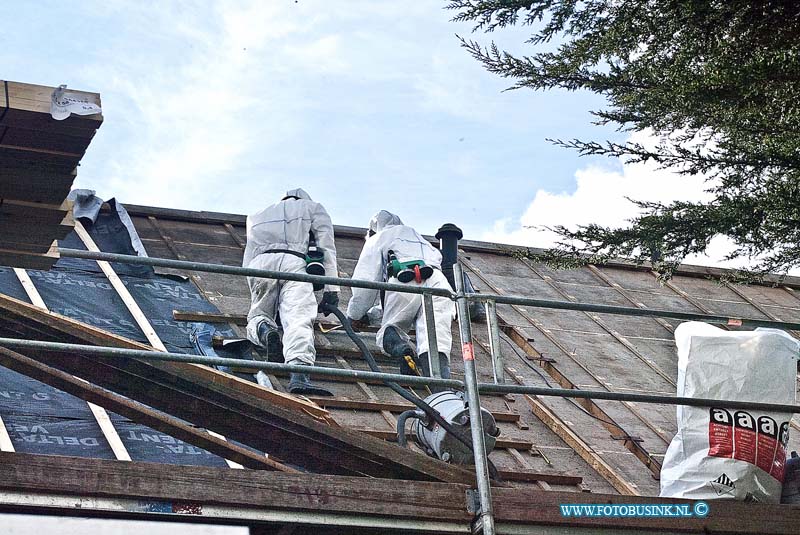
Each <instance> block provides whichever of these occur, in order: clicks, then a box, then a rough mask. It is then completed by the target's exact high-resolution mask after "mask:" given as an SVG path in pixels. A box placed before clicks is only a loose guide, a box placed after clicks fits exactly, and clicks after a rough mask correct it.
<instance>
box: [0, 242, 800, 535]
mask: <svg viewBox="0 0 800 535" xmlns="http://www.w3.org/2000/svg"><path fill="white" fill-rule="evenodd" d="M59 252H60V254H61V256H62V257H67V258H80V259H85V260H95V261H106V262H117V263H126V264H138V265H146V266H151V267H163V268H172V269H179V270H185V271H200V272H207V273H219V274H227V275H235V276H246V277H259V278H266V279H277V280H291V281H299V282H308V283H316V284H332V285H338V286H346V287H352V288H367V289H373V290H383V291H392V292H402V293H411V294H420V295H422V298H423V311H424V314H425V321H426V325H427V326H428V329H427V331H428V336H429V344H430V347H432V348H434V347H436V339H435V329H433V328H431V327H432V326H433V325H434V317H433V306H432V298H433V297H434V296H435V297H445V298H448V299H451V300H453V301H455V303H456V307H457V312H458V321H459V331H460V335H461V349H462V351H461V353H462V358H463V360H464V381H460V380H456V379H442V378H441V377H439V367H438V359H436V358H433V359H431V368H430V369H431V371H432V374H433V375H434V377H411V376H406V375H399V374H391V373H380V372H372V371H362V370H352V369H342V368H330V367H323V366H311V367H309V366H293V365H289V364H281V363H273V362H262V361H252V360H247V361H242V360H241V359H230V358H222V357H207V356H201V355H188V354H181V353H170V352H161V351H145V350H135V349H123V348H115V347H103V346H90V345H82V344H67V343H59V342H46V341H39V340H21V339H16V338H0V346H4V347H9V348H18V349H33V350H39V351H54V352H67V351H74V352H81V353H82V354H86V355H94V356H97V357H106V358H112V357H113V358H135V359H141V360H161V361H174V362H186V363H195V364H205V365H208V366H229V367H236V366H239V367H241V366H242V365H243V362H246V367H247V368H252V369H259V370H265V371H272V372H302V373H311V374H313V375H317V376H322V377H325V376H334V377H348V378H352V379H364V380H369V379H373V380H381V381H394V382H398V383H401V384H407V385H428V386H437V387H445V388H451V389H457V390H463V391H464V392H465V395H466V399H467V402H468V405H469V410H470V429H471V435H472V445H473V452H474V460H475V471H476V482H477V487H478V497H479V499H480V512H479V514H478V518H477V521H478V522H479V523H480V526H481V529H482V532H483V533H484V534H486V535H493V534H494V533H495V529H494V515H493V513H492V501H491V486H490V481H489V469H488V464H489V463H488V455H487V453H486V449H485V444H484V431H483V418H482V417H481V416H480V414H481V413H480V411H481V405H480V393H504V394H512V393H516V394H528V395H535V396H556V397H564V398H583V399H601V400H610V401H626V402H637V403H657V404H668V405H685V406H692V407H720V408H729V409H751V410H759V411H774V412H785V413H793V414H798V413H800V405H790V404H775V403H760V402H743V401H736V400H718V399H707V398H689V397H679V396H668V395H657V394H643V393H627V392H614V391H598V390H585V389H577V388H576V389H564V388H553V387H541V386H531V385H517V384H515V385H511V384H504V380H503V377H504V373H503V361H502V356H501V352H500V348H499V343H500V331H499V327H498V320H497V308H496V307H497V305H498V304H507V305H519V306H527V307H534V308H550V309H558V310H574V311H583V312H593V313H601V314H613V315H623V316H650V317H662V318H671V319H678V320H684V321H704V322H707V323H714V324H725V325H736V326H743V327H771V328H776V329H784V330H795V331H800V323H794V322H785V321H771V320H763V319H756V318H739V317H730V316H724V315H713V314H698V313H692V312H679V311H673V310H658V309H642V308H634V307H622V306H614V305H602V304H594V303H580V302H568V301H556V300H547V299H535V298H530V297H524V296H514V295H498V294H491V293H466V292H465V290H464V285H463V273H462V270H461V266H460V265H458V264H456V265H455V266H454V271H455V281H456V286H457V287H456V289H455V291H452V290H448V289H447V288H427V287H424V286H417V285H414V284H393V283H387V282H376V281H366V280H358V279H348V278H340V277H329V276H319V275H309V274H307V273H294V272H283V271H269V270H262V269H253V268H245V267H238V266H228V265H221V264H212V263H205V262H192V261H186V260H174V259H167V258H153V257H142V256H133V255H124V254H116V253H104V252H93V251H83V250H78V249H66V248H65V249H59ZM471 300H477V301H481V302H483V303H485V306H486V312H487V314H486V317H487V325H488V329H489V352H490V355H491V360H492V362H491V363H492V369H493V376H494V382H493V383H479V382H478V376H477V371H476V367H475V362H474V355H475V353H474V349H473V345H472V344H473V342H472V332H471V322H470V318H469V309H468V304H469V302H470V301H471ZM433 354H434V355H435V354H436V353H433Z"/></svg>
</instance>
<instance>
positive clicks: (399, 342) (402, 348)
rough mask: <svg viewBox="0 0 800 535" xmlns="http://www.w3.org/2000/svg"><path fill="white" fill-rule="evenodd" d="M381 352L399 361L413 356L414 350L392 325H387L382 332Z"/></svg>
mask: <svg viewBox="0 0 800 535" xmlns="http://www.w3.org/2000/svg"><path fill="white" fill-rule="evenodd" d="M383 350H384V351H385V352H386V354H387V355H389V356H390V357H392V358H395V359H397V360H400V361H402V360H403V357H405V356H406V355H412V356H413V355H414V350H413V349H411V346H410V345H409V344H408V342H407V341H406V339H405V338H403V336H402V335H401V334H400V331H399V330H398V329H397V327H395V326H394V325H389V326H388V327H386V330H385V331H383Z"/></svg>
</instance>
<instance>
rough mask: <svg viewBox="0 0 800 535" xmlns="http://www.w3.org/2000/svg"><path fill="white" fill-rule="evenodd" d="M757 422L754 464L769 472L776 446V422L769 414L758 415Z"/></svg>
mask: <svg viewBox="0 0 800 535" xmlns="http://www.w3.org/2000/svg"><path fill="white" fill-rule="evenodd" d="M757 424H758V434H757V436H756V466H758V467H759V468H761V469H762V470H763V471H765V472H766V473H770V471H771V470H772V466H773V464H772V463H773V462H774V461H775V450H776V449H777V447H778V424H777V422H775V420H774V419H773V418H770V417H769V416H759V417H758V422H757Z"/></svg>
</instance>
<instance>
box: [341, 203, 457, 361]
mask: <svg viewBox="0 0 800 535" xmlns="http://www.w3.org/2000/svg"><path fill="white" fill-rule="evenodd" d="M370 230H374V231H375V232H376V234H375V235H373V236H371V237H369V238H367V240H366V242H365V243H364V248H363V249H362V250H361V255H360V256H359V258H358V264H356V268H355V270H354V271H353V278H354V279H362V280H370V281H387V273H386V267H387V264H388V256H389V251H390V250H391V251H394V253H395V256H396V257H397V260H398V261H400V262H408V261H411V260H423V261H424V262H425V264H427V265H429V266H431V267H433V268H435V269H434V270H433V275H432V276H431V277H430V278H429V279H427V280H424V281H422V283H421V285H422V286H425V287H429V288H447V289H450V284H449V283H448V282H447V279H446V278H445V276H444V275H443V274H442V272H441V265H442V255H441V253H439V251H438V250H437V249H436V248H434V247H433V246H432V245H431V244H430V243H428V240H426V239H425V238H423V237H422V236H421V235H420V234H419V233H418V232H417V231H416V230H414V229H413V228H411V227H409V226H406V225H403V222H402V221H400V218H399V217H397V216H396V215H394V214H392V213H390V212H387V211H386V210H381V211H380V212H378V213H377V214H376V215H375V216H374V217H373V218H372V220H371V221H370ZM387 282H390V283H392V284H402V283H400V282H399V281H398V280H397V278H395V277H391V278H390V279H388V281H387ZM406 284H417V283H416V282H414V281H412V282H408V283H406ZM378 295H379V291H378V290H368V289H366V288H353V297H352V298H351V299H350V302H349V303H348V304H347V316H348V317H349V318H351V319H354V320H358V319H361V318H362V317H364V314H366V313H367V311H368V310H369V309H370V308H371V307H372V306H373V305H374V304H375V301H376V299H377V298H378ZM433 311H434V316H435V319H436V343H437V345H438V349H439V352H440V353H444V354H445V355H447V358H448V359H449V358H450V349H451V347H452V344H453V335H452V332H451V330H450V329H451V325H452V322H453V317H454V315H455V306H454V305H453V302H452V301H451V300H449V299H447V298H445V297H436V296H434V297H433ZM389 325H394V326H395V327H397V329H398V331H399V332H400V334H401V336H403V337H405V339H406V340H408V339H409V338H408V335H407V334H406V333H407V331H409V330H410V329H411V327H414V328H416V331H417V355H421V354H422V353H427V352H428V335H427V328H426V326H425V315H424V313H423V312H422V296H421V295H419V294H407V293H399V292H386V295H385V297H384V303H383V321H382V323H381V328H380V330H379V331H378V336H377V338H378V347H381V348H382V347H383V334H384V332H385V331H386V328H387V327H388V326H389Z"/></svg>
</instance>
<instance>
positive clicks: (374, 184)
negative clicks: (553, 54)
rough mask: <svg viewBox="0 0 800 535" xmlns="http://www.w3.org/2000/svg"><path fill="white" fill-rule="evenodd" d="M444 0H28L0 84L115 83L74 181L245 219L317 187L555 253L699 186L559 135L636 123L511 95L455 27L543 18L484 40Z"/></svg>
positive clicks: (351, 208) (339, 216)
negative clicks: (557, 243) (595, 228)
mask: <svg viewBox="0 0 800 535" xmlns="http://www.w3.org/2000/svg"><path fill="white" fill-rule="evenodd" d="M445 4H446V2H444V1H442V0H419V1H415V2H398V1H396V0H340V1H337V2H331V1H328V0H316V1H312V0H297V1H295V0H261V1H252V2H248V1H234V0H206V1H199V0H198V1H170V2H147V1H139V2H133V1H121V0H104V1H83V2H48V1H39V2H18V3H15V4H14V5H13V7H6V8H5V9H4V18H5V24H4V30H3V32H2V33H0V65H2V70H0V77H4V78H6V79H9V80H14V81H22V82H31V83H38V84H43V85H52V86H56V85H59V84H67V85H68V86H69V87H72V88H75V89H82V90H89V91H95V92H99V93H100V94H101V97H102V102H103V113H104V117H105V121H104V123H103V126H102V127H101V128H100V130H99V131H98V134H97V136H96V137H95V139H94V141H93V142H92V144H91V146H90V147H89V149H88V151H87V154H86V156H85V157H84V159H83V161H82V164H81V166H80V169H79V174H78V180H77V181H76V186H77V187H83V188H89V189H94V190H96V191H97V192H98V194H99V195H100V196H102V197H104V198H110V197H116V198H117V199H118V200H120V201H121V202H123V203H129V204H145V205H151V206H163V207H170V208H181V209H190V210H208V211H218V212H232V213H244V214H247V213H253V212H256V211H258V210H260V209H262V208H263V207H264V206H266V205H268V204H271V203H272V202H275V201H276V200H278V199H279V198H280V197H281V195H282V193H283V192H284V191H285V190H287V189H290V188H294V187H303V188H305V189H306V190H307V191H308V192H309V193H310V194H311V196H312V197H313V198H314V199H315V200H317V201H320V202H322V203H323V204H324V205H325V206H326V208H327V209H328V211H329V212H330V214H331V216H332V218H333V220H334V222H335V223H337V224H341V225H351V226H361V227H363V226H366V224H367V222H368V220H369V218H370V216H371V215H372V214H373V213H375V212H376V211H378V210H380V209H388V210H390V211H392V212H395V213H397V214H398V215H400V216H401V218H403V220H404V221H405V222H406V223H407V224H410V225H412V226H414V227H416V228H417V229H418V230H420V231H421V232H423V233H430V234H433V233H435V231H436V229H437V228H438V227H439V226H440V225H441V224H442V223H445V222H452V223H455V224H457V225H459V226H460V227H461V228H462V229H463V230H464V232H465V238H468V239H477V240H490V241H497V242H500V243H515V244H522V245H530V246H547V245H550V244H551V243H552V234H550V233H548V232H546V231H543V230H542V229H541V227H542V226H548V225H557V224H563V225H567V226H574V225H575V224H578V223H587V222H589V221H594V222H600V223H606V224H622V223H624V221H625V220H626V219H627V218H630V217H632V216H633V215H635V213H636V211H635V208H634V207H633V205H631V204H630V203H629V202H627V201H625V200H624V196H626V195H627V196H631V197H635V198H638V199H643V200H670V199H673V198H684V199H695V198H699V197H700V196H702V195H703V184H702V181H697V180H695V181H689V180H686V179H683V178H680V177H676V176H673V175H671V174H669V173H667V172H664V171H659V170H655V169H651V168H647V167H642V166H630V165H626V164H623V163H621V162H619V161H616V160H610V159H605V158H603V159H599V158H580V157H578V156H577V154H576V153H574V152H572V151H569V150H567V149H563V148H559V147H555V146H553V145H552V144H551V143H549V142H548V141H546V139H547V138H561V139H572V138H580V139H599V140H602V139H613V140H615V141H623V140H625V139H626V138H627V134H625V133H620V132H616V131H614V130H613V129H612V128H610V127H599V126H593V125H592V124H591V122H592V120H593V117H592V116H591V114H590V111H591V110H593V109H594V110H596V109H600V108H602V107H603V105H604V101H603V99H602V97H599V96H597V95H594V94H591V93H588V92H565V91H556V90H554V91H546V92H542V91H539V92H534V91H530V90H517V91H504V89H506V88H507V87H508V86H510V85H511V84H512V81H510V80H503V79H500V78H498V77H496V76H495V75H493V74H491V73H488V72H486V71H485V70H484V69H483V68H482V67H481V65H480V64H479V63H478V62H477V61H475V60H474V59H473V58H472V57H471V56H469V54H468V53H467V51H466V50H464V49H463V48H461V47H460V46H459V41H458V38H457V35H461V36H465V37H470V38H473V39H476V40H478V41H480V42H482V43H486V44H488V43H490V42H491V40H492V39H494V40H496V41H497V42H498V44H500V45H501V46H502V47H504V48H507V49H509V50H511V51H513V52H516V53H518V54H525V53H530V52H531V48H530V46H529V45H526V44H525V43H524V41H525V40H526V39H527V38H528V37H529V33H530V29H529V28H512V29H507V30H502V31H499V32H495V33H494V34H490V35H485V34H482V33H476V34H473V33H471V30H472V26H471V25H470V24H467V23H462V24H457V23H454V22H452V21H451V19H452V17H453V15H454V12H452V11H447V10H445V9H443V6H444V5H445ZM45 36H46V37H45ZM705 263H708V262H705Z"/></svg>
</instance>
